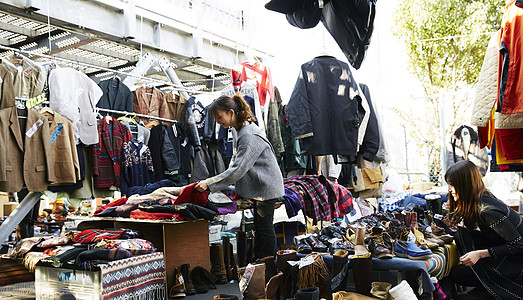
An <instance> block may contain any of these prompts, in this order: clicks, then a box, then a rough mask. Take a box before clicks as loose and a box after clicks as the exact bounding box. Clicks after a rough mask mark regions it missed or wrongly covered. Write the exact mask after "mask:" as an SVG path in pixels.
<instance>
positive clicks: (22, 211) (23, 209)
mask: <svg viewBox="0 0 523 300" xmlns="http://www.w3.org/2000/svg"><path fill="white" fill-rule="evenodd" d="M41 196H42V193H40V192H31V193H29V194H27V196H25V198H24V200H23V201H22V202H20V204H19V205H18V206H17V207H16V208H15V210H14V211H13V212H11V214H10V215H9V217H7V219H6V220H5V221H4V222H2V224H1V225H0V243H3V242H4V241H5V240H7V238H8V237H9V235H10V234H11V233H12V232H13V230H15V228H16V226H18V224H20V222H21V221H22V220H23V219H24V217H25V216H26V215H27V213H29V211H30V210H31V209H32V208H33V207H34V206H35V204H36V202H37V201H40V197H41Z"/></svg>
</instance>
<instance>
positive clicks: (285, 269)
mask: <svg viewBox="0 0 523 300" xmlns="http://www.w3.org/2000/svg"><path fill="white" fill-rule="evenodd" d="M276 257H277V266H278V271H281V272H282V273H283V278H282V282H286V281H287V278H288V277H289V274H290V269H291V265H289V263H288V261H296V260H298V258H297V254H296V251H294V250H280V251H278V252H277V253H276ZM291 297H292V295H291V291H290V290H288V289H286V288H285V286H284V285H283V284H282V285H281V288H280V299H287V298H291Z"/></svg>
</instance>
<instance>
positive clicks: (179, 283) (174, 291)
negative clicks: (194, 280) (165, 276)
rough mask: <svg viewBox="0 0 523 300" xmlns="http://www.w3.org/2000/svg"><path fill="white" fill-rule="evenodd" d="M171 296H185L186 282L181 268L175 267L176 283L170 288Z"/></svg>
mask: <svg viewBox="0 0 523 300" xmlns="http://www.w3.org/2000/svg"><path fill="white" fill-rule="evenodd" d="M169 297H170V298H181V297H185V284H184V280H183V276H182V273H181V272H180V269H178V268H175V269H174V285H173V286H172V287H171V289H170V290H169Z"/></svg>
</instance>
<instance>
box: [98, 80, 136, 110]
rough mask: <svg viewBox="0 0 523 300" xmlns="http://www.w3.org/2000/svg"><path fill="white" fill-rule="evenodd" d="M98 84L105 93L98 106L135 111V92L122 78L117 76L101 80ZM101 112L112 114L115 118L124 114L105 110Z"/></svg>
mask: <svg viewBox="0 0 523 300" xmlns="http://www.w3.org/2000/svg"><path fill="white" fill-rule="evenodd" d="M98 86H99V87H100V88H101V89H102V91H103V93H104V94H103V96H102V97H101V98H100V101H98V104H96V106H97V107H99V108H106V109H113V110H119V111H128V112H130V113H132V112H134V109H133V93H132V92H131V90H129V88H128V87H127V86H126V85H125V84H123V83H122V82H121V81H120V80H118V79H117V78H113V79H107V80H104V81H100V83H98ZM100 113H101V114H102V115H104V116H105V115H110V116H113V117H115V118H119V117H121V116H123V115H122V114H117V113H107V112H103V111H101V112H100Z"/></svg>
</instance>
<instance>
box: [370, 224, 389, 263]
mask: <svg viewBox="0 0 523 300" xmlns="http://www.w3.org/2000/svg"><path fill="white" fill-rule="evenodd" d="M383 234H387V233H384V232H383V229H381V228H379V227H374V228H373V229H372V235H371V237H370V241H369V251H370V252H371V254H372V256H373V257H376V258H392V251H391V250H390V248H389V247H387V245H386V244H385V241H384V240H383Z"/></svg>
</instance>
